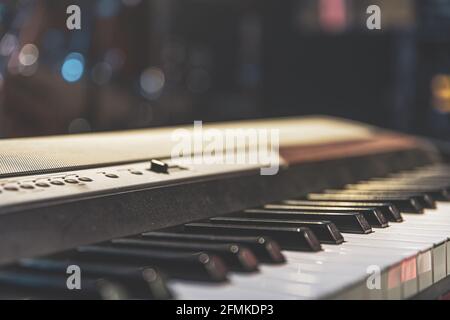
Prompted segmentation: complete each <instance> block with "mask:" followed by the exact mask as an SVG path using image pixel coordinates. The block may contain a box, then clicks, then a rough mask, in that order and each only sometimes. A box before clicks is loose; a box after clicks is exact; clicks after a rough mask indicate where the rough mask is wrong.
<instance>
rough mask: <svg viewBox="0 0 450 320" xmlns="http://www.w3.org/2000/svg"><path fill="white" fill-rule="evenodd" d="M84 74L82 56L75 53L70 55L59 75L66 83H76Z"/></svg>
mask: <svg viewBox="0 0 450 320" xmlns="http://www.w3.org/2000/svg"><path fill="white" fill-rule="evenodd" d="M83 73H84V58H83V55H82V54H80V53H77V52H73V53H70V54H69V55H68V56H67V57H66V59H65V60H64V63H63V65H62V67H61V75H62V77H63V78H64V80H66V81H67V82H77V81H78V80H80V79H81V77H82V76H83Z"/></svg>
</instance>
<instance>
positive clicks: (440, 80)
mask: <svg viewBox="0 0 450 320" xmlns="http://www.w3.org/2000/svg"><path fill="white" fill-rule="evenodd" d="M431 92H432V95H433V106H434V107H435V108H437V109H439V110H440V111H441V112H450V75H444V74H439V75H435V76H434V77H433V79H432V80H431Z"/></svg>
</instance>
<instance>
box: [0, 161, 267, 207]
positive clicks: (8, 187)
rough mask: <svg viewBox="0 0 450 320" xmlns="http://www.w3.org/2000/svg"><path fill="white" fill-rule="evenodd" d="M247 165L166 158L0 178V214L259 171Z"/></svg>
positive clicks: (255, 167)
mask: <svg viewBox="0 0 450 320" xmlns="http://www.w3.org/2000/svg"><path fill="white" fill-rule="evenodd" d="M259 168H260V166H258V165H248V164H240V165H238V164H233V165H226V164H221V165H219V164H208V165H204V164H203V165H202V164H189V165H185V164H184V163H183V164H180V163H177V162H176V161H173V160H170V159H162V160H159V159H153V160H149V161H145V162H137V163H132V164H124V165H117V166H109V167H101V168H92V169H83V170H74V171H68V172H60V173H53V174H39V175H31V176H25V177H17V178H5V179H0V214H1V213H5V212H11V211H15V207H17V206H18V205H24V204H27V203H35V202H42V201H49V200H55V201H57V200H58V199H59V200H62V199H64V198H76V197H89V196H95V195H101V194H108V193H115V192H127V191H132V190H137V189H140V188H152V187H158V186H164V185H169V184H173V183H177V182H181V181H183V180H194V179H205V178H208V177H214V176H217V175H224V174H232V173H239V172H242V171H248V170H259Z"/></svg>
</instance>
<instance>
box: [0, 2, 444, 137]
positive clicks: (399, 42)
mask: <svg viewBox="0 0 450 320" xmlns="http://www.w3.org/2000/svg"><path fill="white" fill-rule="evenodd" d="M71 4H77V5H78V6H80V8H81V30H73V31H69V30H68V29H67V27H66V19H67V18H68V15H67V14H66V8H67V7H68V6H69V5H71ZM373 4H376V5H378V6H379V7H380V8H381V18H382V19H381V22H382V24H381V26H382V29H381V30H368V29H367V27H366V20H367V18H368V16H369V15H368V14H367V13H366V9H367V7H368V6H369V5H373ZM449 113H450V0H370V1H366V0H84V1H83V0H78V1H76V0H71V1H65V0H17V1H8V0H3V1H0V137H3V138H5V137H22V136H37V135H52V134H64V133H79V132H91V131H105V130H119V129H129V128H144V127H154V126H166V125H172V124H182V123H191V122H192V121H194V120H203V121H223V120H236V119H247V118H262V117H274V116H289V115H307V114H329V115H335V116H341V117H346V118H350V119H355V120H360V121H364V122H367V123H371V124H375V125H378V126H382V127H386V128H392V129H396V130H401V131H404V132H408V133H415V134H421V135H427V136H430V137H435V138H439V139H442V140H450V116H449Z"/></svg>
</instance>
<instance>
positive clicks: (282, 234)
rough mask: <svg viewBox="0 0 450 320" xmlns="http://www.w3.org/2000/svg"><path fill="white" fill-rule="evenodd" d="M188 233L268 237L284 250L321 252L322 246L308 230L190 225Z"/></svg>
mask: <svg viewBox="0 0 450 320" xmlns="http://www.w3.org/2000/svg"><path fill="white" fill-rule="evenodd" d="M184 229H185V230H186V231H187V232H192V233H210V234H218V235H233V236H244V235H245V236H260V235H261V236H268V237H271V238H273V239H275V241H277V242H278V243H279V244H280V246H281V247H282V248H283V249H291V250H300V251H320V250H322V246H321V245H320V242H319V240H318V239H317V237H316V236H315V235H314V233H313V232H312V231H311V230H310V229H308V228H286V227H262V226H244V225H238V224H214V223H188V224H185V225H184Z"/></svg>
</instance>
